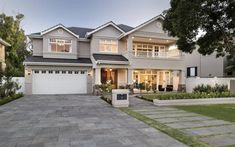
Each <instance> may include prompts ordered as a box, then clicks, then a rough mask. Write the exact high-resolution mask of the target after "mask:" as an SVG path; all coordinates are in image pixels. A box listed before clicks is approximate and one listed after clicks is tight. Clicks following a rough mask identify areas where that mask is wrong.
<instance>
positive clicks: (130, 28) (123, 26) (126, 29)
mask: <svg viewBox="0 0 235 147" xmlns="http://www.w3.org/2000/svg"><path fill="white" fill-rule="evenodd" d="M117 26H118V27H119V28H120V29H122V30H123V31H124V32H129V31H131V30H132V29H134V28H133V27H131V26H128V25H124V24H119V25H117Z"/></svg>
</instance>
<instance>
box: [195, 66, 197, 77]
mask: <svg viewBox="0 0 235 147" xmlns="http://www.w3.org/2000/svg"><path fill="white" fill-rule="evenodd" d="M196 76H197V67H195V77H196Z"/></svg>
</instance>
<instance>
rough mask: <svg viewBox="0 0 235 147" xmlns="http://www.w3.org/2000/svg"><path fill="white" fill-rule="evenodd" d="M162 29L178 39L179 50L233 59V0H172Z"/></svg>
mask: <svg viewBox="0 0 235 147" xmlns="http://www.w3.org/2000/svg"><path fill="white" fill-rule="evenodd" d="M170 4H171V8H170V9H168V10H167V11H165V13H164V14H165V20H164V25H163V26H164V29H165V30H167V31H168V32H169V34H171V35H173V36H177V37H178V38H179V39H178V41H177V45H178V47H179V49H180V50H182V51H184V52H187V53H192V51H193V50H195V49H196V45H198V46H199V48H198V52H199V53H201V54H203V55H209V54H212V53H213V52H216V53H217V57H219V56H224V55H230V56H231V57H232V58H235V0H196V1H195V0H171V2H170Z"/></svg>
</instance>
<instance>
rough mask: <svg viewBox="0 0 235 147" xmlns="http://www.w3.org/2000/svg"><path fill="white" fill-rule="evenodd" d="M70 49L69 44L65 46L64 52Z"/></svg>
mask: <svg viewBox="0 0 235 147" xmlns="http://www.w3.org/2000/svg"><path fill="white" fill-rule="evenodd" d="M70 47H71V45H70V44H65V50H64V51H65V52H69V51H70Z"/></svg>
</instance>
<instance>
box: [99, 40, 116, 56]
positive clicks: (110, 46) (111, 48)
mask: <svg viewBox="0 0 235 147" xmlns="http://www.w3.org/2000/svg"><path fill="white" fill-rule="evenodd" d="M100 52H108V53H117V52H118V41H117V40H111V39H109V40H108V39H102V40H100Z"/></svg>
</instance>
